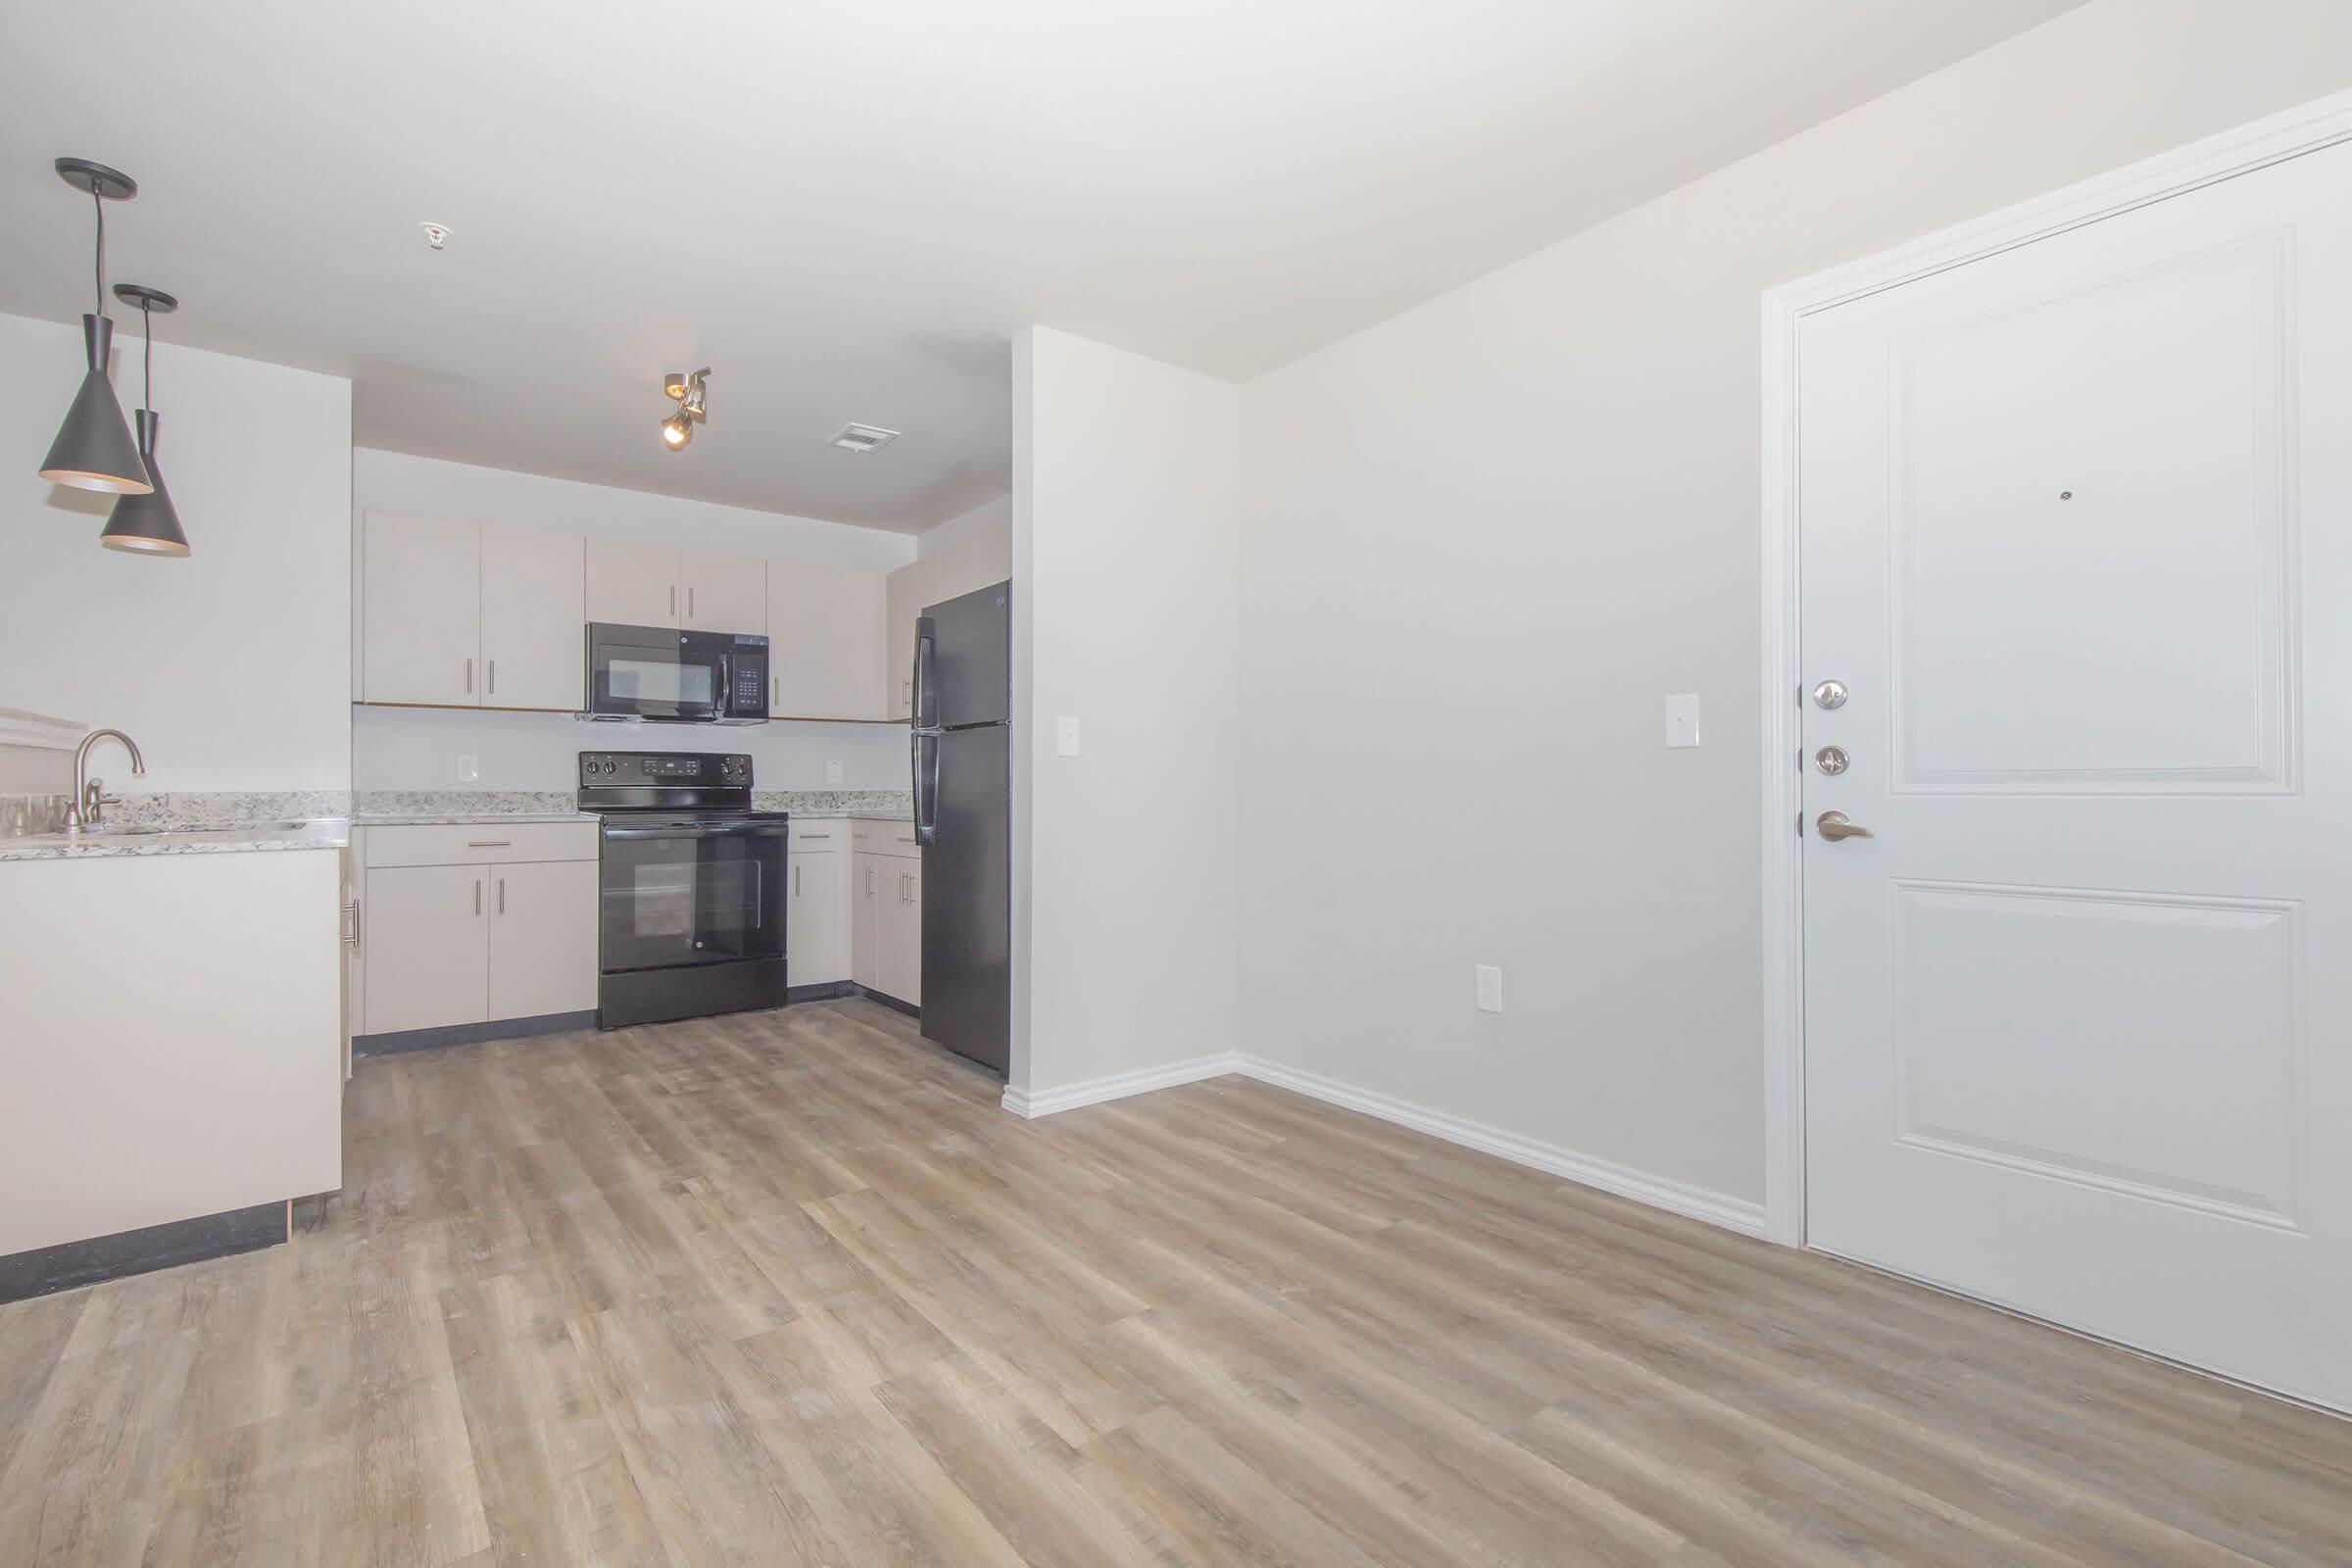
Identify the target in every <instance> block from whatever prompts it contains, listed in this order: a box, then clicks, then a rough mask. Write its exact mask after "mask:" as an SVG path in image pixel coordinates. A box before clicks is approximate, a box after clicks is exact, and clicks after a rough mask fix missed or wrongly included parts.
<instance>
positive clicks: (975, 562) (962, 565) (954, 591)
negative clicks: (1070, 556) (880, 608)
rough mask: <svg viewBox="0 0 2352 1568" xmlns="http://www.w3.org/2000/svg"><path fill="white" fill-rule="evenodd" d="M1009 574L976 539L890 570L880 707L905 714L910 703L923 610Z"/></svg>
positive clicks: (897, 714)
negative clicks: (918, 625) (916, 638)
mask: <svg viewBox="0 0 2352 1568" xmlns="http://www.w3.org/2000/svg"><path fill="white" fill-rule="evenodd" d="M1011 575H1012V572H1011V569H1010V567H1009V566H1008V565H1007V564H1005V562H1004V561H1002V560H999V559H998V555H997V552H995V551H993V550H990V549H988V548H987V547H985V546H983V545H976V544H966V545H963V546H960V547H957V548H952V549H948V550H943V551H940V552H939V553H937V554H934V555H930V556H926V557H924V558H923V559H922V560H920V561H915V562H909V563H908V564H906V565H904V566H901V567H900V568H899V569H898V570H896V571H894V572H892V573H891V574H890V584H889V588H888V591H887V597H888V606H887V610H886V617H887V621H888V627H887V634H886V635H887V644H886V648H885V653H884V658H883V681H884V689H883V701H884V711H885V712H886V714H887V715H888V716H889V717H891V718H905V717H907V715H908V713H909V712H910V711H912V710H913V707H914V702H913V699H914V623H915V621H916V620H917V619H919V618H920V617H921V615H922V613H923V611H924V610H925V609H926V608H927V607H929V606H932V605H936V604H938V603H940V602H941V601H942V600H947V599H954V598H955V597H956V596H957V595H958V594H968V593H970V592H971V591H972V590H973V589H975V588H985V587H987V586H988V585H989V584H991V583H997V582H1003V581H1004V580H1005V578H1007V577H1009V576H1011Z"/></svg>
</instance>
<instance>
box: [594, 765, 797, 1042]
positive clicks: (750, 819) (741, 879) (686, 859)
mask: <svg viewBox="0 0 2352 1568" xmlns="http://www.w3.org/2000/svg"><path fill="white" fill-rule="evenodd" d="M579 803H580V809H581V810H583V811H593V812H596V813H597V814H598V815H599V816H600V817H601V818H602V819H603V820H602V824H601V826H602V839H603V843H602V848H601V851H600V854H599V862H600V871H599V875H598V897H599V899H600V901H601V902H602V905H603V908H602V910H601V913H600V917H599V920H598V954H599V959H598V965H597V967H598V978H597V998H596V1005H597V1023H598V1024H599V1026H601V1027H603V1028H606V1029H619V1028H625V1027H627V1026H628V1025H631V1024H640V1023H661V1022H664V1021H666V1020H669V1019H673V1018H699V1017H704V1016H707V1015H709V1014H711V1013H719V1012H745V1011H749V1010H751V1009H753V1008H758V1007H780V1006H782V1005H784V987H785V978H784V975H785V940H784V938H785V932H784V907H785V892H784V868H785V859H784V857H785V850H786V835H787V834H788V832H789V831H790V823H791V818H790V816H789V815H788V814H787V813H785V812H783V811H756V810H754V809H752V760H751V759H750V758H749V757H746V756H743V755H741V754H738V753H725V752H582V753H581V754H580V789H579Z"/></svg>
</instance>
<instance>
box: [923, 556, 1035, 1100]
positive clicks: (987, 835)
mask: <svg viewBox="0 0 2352 1568" xmlns="http://www.w3.org/2000/svg"><path fill="white" fill-rule="evenodd" d="M1011 599H1012V584H1010V583H1008V582H1001V583H998V584H997V585H996V586H995V587H993V588H982V589H979V590H977V591H975V592H972V593H968V594H963V595H960V596H958V597H957V598H955V599H950V600H947V601H944V602H943V603H940V604H936V605H933V606H931V607H929V608H928V609H926V610H925V611H924V612H923V613H922V616H921V618H920V619H918V620H917V621H916V622H915V630H914V837H915V843H916V845H917V847H919V848H920V849H921V851H922V853H923V1006H922V1026H923V1037H924V1038H925V1039H927V1040H932V1041H936V1042H937V1043H938V1044H940V1045H943V1046H945V1047H947V1048H948V1049H949V1050H950V1051H954V1052H957V1053H959V1054H963V1055H966V1056H969V1057H971V1058H972V1059H973V1060H974V1061H977V1062H980V1063H982V1064H984V1065H986V1066H989V1067H993V1068H995V1069H996V1070H997V1071H998V1072H1003V1071H1005V1066H1006V1063H1007V1062H1008V1061H1009V1060H1010V1059H1011V1041H1012V1018H1011V1009H1012V615H1011V612H1010V609H1009V608H1008V607H1009V606H1010V603H1011Z"/></svg>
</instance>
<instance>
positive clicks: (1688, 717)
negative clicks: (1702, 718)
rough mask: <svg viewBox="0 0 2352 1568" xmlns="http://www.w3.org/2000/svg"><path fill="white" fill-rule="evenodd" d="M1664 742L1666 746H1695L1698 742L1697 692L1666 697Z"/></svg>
mask: <svg viewBox="0 0 2352 1568" xmlns="http://www.w3.org/2000/svg"><path fill="white" fill-rule="evenodd" d="M1666 744H1667V745H1668V746H1696V745H1697V744H1698V694H1697V693H1696V692H1685V693H1683V694H1682V695H1681V696H1679V697H1669V698H1667V699H1666Z"/></svg>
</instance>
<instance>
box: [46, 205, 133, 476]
mask: <svg viewBox="0 0 2352 1568" xmlns="http://www.w3.org/2000/svg"><path fill="white" fill-rule="evenodd" d="M55 168H56V170H57V177H58V178H60V179H62V180H64V181H65V182H66V183H67V184H69V185H71V186H73V188H74V189H75V190H82V191H88V192H89V193H90V201H91V203H92V204H93V205H94V206H95V207H96V208H97V209H98V247H97V254H96V264H95V266H94V267H93V268H92V271H93V272H94V274H95V275H96V277H97V282H98V309H97V311H96V312H95V313H94V314H92V315H88V316H84V317H83V318H82V319H81V349H82V355H83V357H84V359H85V360H86V361H87V362H88V368H87V369H86V370H84V371H83V373H82V377H81V386H80V388H79V390H77V391H76V392H75V393H74V394H73V406H72V407H71V408H69V409H67V410H66V422H65V423H63V424H61V425H59V426H58V428H57V439H56V440H55V441H53V442H51V443H50V446H49V456H48V457H47V458H46V459H44V460H43V461H42V464H41V477H42V478H44V479H46V480H48V481H49V482H50V483H52V484H63V485H71V486H73V488H74V489H76V490H95V491H97V492H99V493H100V494H101V495H118V496H143V495H145V494H147V492H148V491H150V490H152V489H153V488H154V486H153V485H152V484H150V483H149V482H148V479H147V466H146V465H145V464H143V463H141V462H140V461H139V449H138V448H137V447H136V446H135V445H133V444H132V442H131V439H130V425H129V423H128V422H127V421H126V420H124V419H123V405H122V404H120V403H118V402H116V401H115V389H114V385H113V383H111V382H109V381H108V380H107V378H106V361H107V354H108V351H109V350H110V349H112V347H113V346H114V341H115V323H114V321H113V319H110V318H109V317H108V316H107V314H106V204H107V203H108V202H126V201H128V200H130V198H132V197H133V196H136V195H137V194H138V193H139V185H138V181H136V180H134V179H132V178H131V177H130V176H129V175H128V174H125V173H123V172H121V171H120V170H114V169H109V168H107V167H106V166H105V165H104V164H93V163H91V162H90V161H89V160H88V159H86V158H60V159H59V160H57V163H56V165H55Z"/></svg>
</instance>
